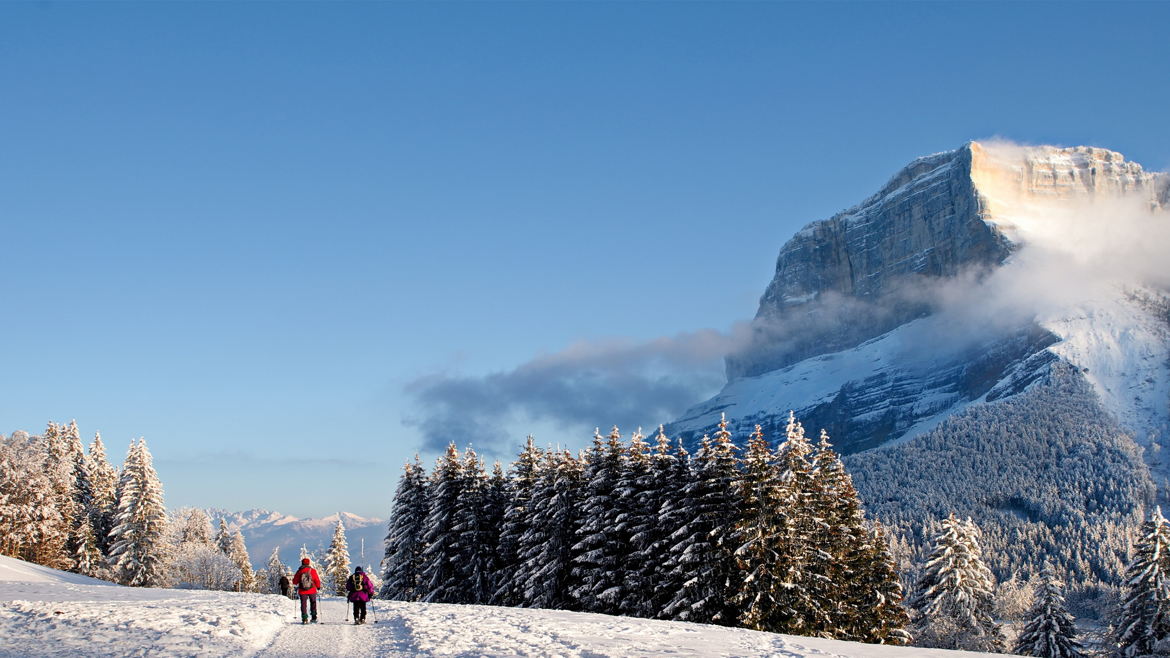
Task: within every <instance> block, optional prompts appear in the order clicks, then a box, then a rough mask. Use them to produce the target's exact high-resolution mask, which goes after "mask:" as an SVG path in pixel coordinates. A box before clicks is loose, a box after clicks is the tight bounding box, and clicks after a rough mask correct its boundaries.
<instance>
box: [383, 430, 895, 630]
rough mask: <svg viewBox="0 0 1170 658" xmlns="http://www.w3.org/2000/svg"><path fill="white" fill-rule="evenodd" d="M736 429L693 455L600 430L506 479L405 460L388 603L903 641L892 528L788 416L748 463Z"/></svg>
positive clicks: (525, 460) (388, 556)
mask: <svg viewBox="0 0 1170 658" xmlns="http://www.w3.org/2000/svg"><path fill="white" fill-rule="evenodd" d="M727 427H728V423H727V421H726V419H724V420H723V421H722V422H721V423H720V426H719V430H718V431H717V432H715V433H714V435H713V436H710V437H704V438H703V439H702V440H701V441H700V444H699V449H698V450H697V452H696V453H695V454H694V455H693V456H692V455H690V454H689V453H688V452H687V450H686V449H685V448H684V447H683V446H682V444H681V442H679V443H672V442H671V441H670V440H669V439H668V438H667V437H666V436H665V435H664V433H663V432H662V429H661V428H660V429H659V432H658V435H657V436H656V437H655V438H654V445H653V447H652V446H651V445H649V444H648V443H647V442H646V441H645V440H644V437H643V436H642V435H641V434H640V433H638V432H635V433H634V434H633V436H632V437H631V438H630V440H629V441H628V442H623V441H622V437H621V434H620V433H619V431H618V430H617V429H616V428H614V430H613V431H612V432H610V433H609V435H608V436H607V437H602V436H601V435H600V433H595V435H594V439H593V444H592V446H591V447H590V448H589V449H587V450H586V451H583V452H582V453H581V454H579V455H573V454H572V453H571V452H569V451H567V450H551V449H550V450H541V449H539V448H537V447H536V446H535V444H534V441H533V440H532V439H531V438H529V440H528V442H527V445H526V446H525V447H524V449H523V451H522V452H521V453H520V455H519V457H518V458H517V460H516V462H515V463H514V464H513V465H512V467H511V469H510V471H509V473H508V474H506V475H505V474H504V472H503V469H502V467H501V466H500V465H499V464H498V463H497V464H496V465H495V468H494V469H493V472H492V474H491V475H488V474H487V473H486V472H485V469H484V466H483V462H482V460H481V459H480V458H479V457H478V455H476V453H475V452H474V450H472V449H470V448H469V449H467V450H466V451H465V452H464V454H463V455H462V456H460V455H459V452H458V450H457V449H456V447H455V445H454V444H452V445H450V446H449V447H448V448H447V451H446V453H445V454H444V455H443V456H442V457H440V458H439V460H438V462H437V463H436V465H435V468H434V470H433V471H432V473H431V474H430V475H427V474H426V472H425V470H424V469H423V467H422V466H421V465H420V464H419V462H418V460H417V458H416V460H415V462H414V463H408V464H407V465H406V467H405V471H404V475H403V477H402V480H401V481H400V484H399V487H398V489H397V492H396V493H395V497H394V507H393V512H392V514H391V521H390V525H389V529H388V534H387V538H386V552H385V558H384V562H383V568H384V571H383V586H382V590H381V595H382V596H383V597H384V598H391V599H396V600H407V601H427V602H443V603H476V604H495V605H507V606H523V607H538V608H557V609H566V610H578V611H586V612H599V613H605V614H620V615H629V616H637V617H647V618H659V619H670V620H681V621H693V622H702V623H714V624H723V625H728V626H741V627H745V628H752V629H756V630H764V631H773V632H783V633H796V634H803V635H818V636H823V637H834V638H839V639H847V640H856V641H862V642H886V643H905V642H906V641H908V639H909V636H908V634H907V633H906V631H905V628H906V626H907V624H908V618H907V614H906V612H905V610H904V609H903V607H902V605H901V603H902V590H901V584H900V582H899V578H898V573H897V571H896V570H895V568H894V562H893V559H892V558H891V556H890V553H889V549H888V547H887V544H886V541H885V540H884V538H883V535H882V531H881V529H880V528H879V527H878V526H876V525H874V524H871V523H869V522H867V520H866V518H865V513H864V511H863V510H862V507H861V503H860V500H859V499H858V497H857V492H856V490H855V489H854V488H853V484H852V481H851V479H850V477H849V475H848V473H846V471H845V469H844V466H843V465H842V463H841V460H840V458H839V456H838V455H837V454H836V452H835V451H834V450H833V449H832V447H831V445H830V443H829V440H828V437H827V435H825V434H824V433H823V432H822V434H821V437H820V440H819V442H818V443H817V444H816V445H815V446H814V445H813V443H812V441H810V440H809V439H808V438H807V437H806V436H805V431H804V428H803V427H802V426H801V425H800V423H798V422H797V421H796V420H795V418H793V417H791V416H790V418H789V423H788V426H787V428H786V432H785V436H784V437H783V440H782V441H781V442H779V444H778V445H775V446H774V445H772V442H771V441H770V440H769V439H768V437H765V436H764V434H763V432H762V431H760V430H759V428H757V430H756V431H755V432H754V433H753V434H752V435H751V436H750V437H749V438H748V439H747V442H746V445H745V446H744V447H743V448H742V450H741V449H740V448H739V447H738V446H737V445H736V444H735V442H734V441H733V440H732V437H731V433H730V432H729V431H728V430H727Z"/></svg>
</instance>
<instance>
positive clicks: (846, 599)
mask: <svg viewBox="0 0 1170 658" xmlns="http://www.w3.org/2000/svg"><path fill="white" fill-rule="evenodd" d="M813 483H814V489H813V494H814V503H813V505H814V508H815V509H816V510H817V511H816V516H817V518H818V519H819V520H820V524H819V527H820V531H819V532H818V533H817V534H816V538H817V541H816V543H815V545H814V549H815V551H816V552H818V553H821V554H824V555H827V556H829V564H828V567H827V574H826V575H827V576H828V581H827V583H826V584H827V585H828V588H827V589H825V590H824V591H822V592H821V593H820V596H823V597H825V598H826V599H827V600H828V601H831V602H832V604H830V605H827V606H825V608H826V609H827V610H828V620H829V622H830V626H829V627H828V628H827V629H825V631H826V632H825V633H824V634H826V635H830V636H832V637H835V638H838V639H843V640H853V641H856V642H868V643H874V644H906V643H908V642H909V641H910V635H909V633H908V632H907V631H906V628H907V627H908V626H909V617H908V616H907V614H906V610H905V608H903V607H902V584H901V581H900V579H899V576H898V570H897V569H896V568H895V566H894V558H893V556H892V555H891V554H890V550H889V545H888V544H887V542H886V540H885V537H884V536H883V534H882V533H881V530H880V527H876V526H874V527H871V526H870V525H869V524H867V523H866V519H865V512H864V510H863V509H862V506H861V500H860V498H859V497H858V495H857V489H855V488H854V487H853V480H852V478H850V477H849V474H848V473H847V472H846V471H845V466H844V464H843V463H842V462H841V458H840V457H839V456H838V454H837V453H836V451H835V450H833V448H832V446H831V445H830V443H829V436H828V434H827V433H826V432H825V431H824V430H822V431H821V437H820V442H819V444H818V446H817V453H816V457H815V459H814V469H813Z"/></svg>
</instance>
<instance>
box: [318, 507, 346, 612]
mask: <svg viewBox="0 0 1170 658" xmlns="http://www.w3.org/2000/svg"><path fill="white" fill-rule="evenodd" d="M323 575H324V576H325V582H326V588H327V589H328V590H330V591H331V592H333V593H334V594H336V595H338V596H345V580H346V579H347V578H349V545H348V544H347V543H346V541H345V526H344V525H343V524H342V523H341V513H340V512H338V514H337V525H336V526H334V527H333V539H332V540H331V541H330V542H329V552H328V553H326V554H325V574H323Z"/></svg>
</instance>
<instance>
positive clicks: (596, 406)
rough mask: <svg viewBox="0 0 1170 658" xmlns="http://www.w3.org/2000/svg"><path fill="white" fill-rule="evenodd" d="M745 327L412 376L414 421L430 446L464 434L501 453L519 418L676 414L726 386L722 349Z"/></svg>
mask: <svg viewBox="0 0 1170 658" xmlns="http://www.w3.org/2000/svg"><path fill="white" fill-rule="evenodd" d="M745 334H746V331H745V328H744V327H743V326H737V328H735V329H733V330H731V331H728V332H720V331H716V330H713V329H705V330H702V331H697V332H693V333H686V334H679V335H677V336H673V337H663V338H656V339H654V340H649V341H633V340H627V339H613V340H608V341H597V342H579V343H576V344H574V345H571V346H569V347H568V348H566V349H564V350H561V351H559V352H555V353H552V354H544V355H540V356H537V357H536V358H534V359H532V360H530V361H528V362H526V363H523V364H521V365H519V366H517V367H516V368H514V369H512V370H509V371H506V372H496V373H491V374H488V375H485V376H479V377H476V376H462V375H451V374H434V375H430V376H427V377H422V378H419V379H416V380H415V381H413V382H411V383H410V384H409V385H408V386H407V392H408V393H409V394H410V395H411V396H413V397H414V399H415V400H416V402H417V410H418V412H417V414H416V415H413V416H411V417H409V418H407V419H405V423H406V424H407V425H410V426H413V427H416V428H418V429H419V430H420V431H421V432H422V435H423V440H424V446H423V447H424V449H427V450H437V449H440V448H441V447H443V446H444V445H446V443H447V442H448V441H451V440H455V441H457V442H458V443H460V444H465V443H474V445H475V446H476V448H477V450H480V451H481V452H488V453H495V454H500V453H501V451H503V450H505V448H506V447H507V446H508V444H509V443H510V442H512V441H514V440H515V439H516V437H514V436H510V435H509V434H508V431H507V428H508V427H509V426H510V425H511V424H512V423H514V422H516V421H519V420H534V421H546V422H551V423H553V424H555V425H559V426H562V427H565V428H566V429H567V430H577V429H581V428H593V427H596V426H608V425H612V424H616V425H619V426H622V427H634V426H637V425H651V424H655V423H660V422H668V421H670V420H673V419H674V418H675V417H676V416H677V415H678V414H679V413H681V412H682V411H684V410H685V409H686V408H687V407H688V406H690V405H692V404H695V403H696V402H699V401H701V400H702V399H703V398H704V397H706V396H709V395H711V394H713V393H714V392H716V391H717V390H718V388H719V386H720V385H721V384H722V382H723V375H722V369H723V357H724V356H725V355H726V354H727V353H728V351H729V350H730V349H732V348H733V347H734V346H735V345H736V344H738V343H740V342H742V340H743V336H744V335H745Z"/></svg>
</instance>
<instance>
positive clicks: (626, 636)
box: [0, 556, 991, 658]
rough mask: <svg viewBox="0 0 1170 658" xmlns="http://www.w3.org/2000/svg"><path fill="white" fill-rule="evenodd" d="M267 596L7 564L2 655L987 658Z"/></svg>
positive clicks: (555, 615)
mask: <svg viewBox="0 0 1170 658" xmlns="http://www.w3.org/2000/svg"><path fill="white" fill-rule="evenodd" d="M297 614H298V613H297V611H296V608H295V603H294V602H293V601H291V600H289V599H286V598H283V597H280V596H275V595H266V594H235V593H230V592H195V591H182V590H166V589H137V588H129V587H119V586H117V585H111V584H109V583H102V581H96V580H93V579H91V578H86V577H84V576H77V575H74V574H66V573H61V572H58V571H53V570H52V569H46V568H44V567H39V566H36V565H31V564H28V563H26V562H21V561H19V560H14V559H12V558H7V557H2V556H0V656H66V655H71V656H238V655H247V656H279V657H293V656H351V655H375V656H464V657H471V656H485V657H486V656H549V657H553V656H558V657H561V656H563V657H566V658H567V657H569V656H581V657H585V656H589V657H596V658H601V657H614V658H619V657H621V658H626V657H630V658H632V657H635V656H647V657H649V656H671V657H676V656H727V657H731V656H776V657H784V658H801V657H804V656H810V657H813V656H815V657H817V658H822V657H833V656H841V657H851V658H852V657H858V658H861V657H872V658H923V657H926V656H939V657H942V656H952V657H955V658H958V657H960V656H981V655H991V654H972V653H965V652H958V651H942V650H938V649H919V648H899V647H882V646H874V645H866V644H855V643H850V642H838V641H834V640H821V639H815V638H805V637H793V636H788V635H776V634H773V633H759V632H755V631H747V630H741V629H731V628H722V627H718V626H704V625H701V624H686V623H679V622H664V621H653V620H646V619H632V618H628V617H610V616H606V615H593V614H583V613H575V612H562V611H557V610H526V609H519V608H494V607H487V606H460V605H442V604H423V603H399V602H385V601H376V602H374V604H373V608H372V615H373V616H372V617H371V618H370V621H374V620H376V623H369V624H366V625H364V626H354V625H353V624H352V623H349V622H347V621H346V617H347V616H348V610H347V607H346V606H345V604H344V603H343V602H342V601H341V599H336V598H334V599H327V600H325V601H324V602H323V605H322V609H321V621H322V623H321V624H318V625H309V626H302V625H301V624H300V622H299V621H298V620H297V618H296V617H297Z"/></svg>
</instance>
